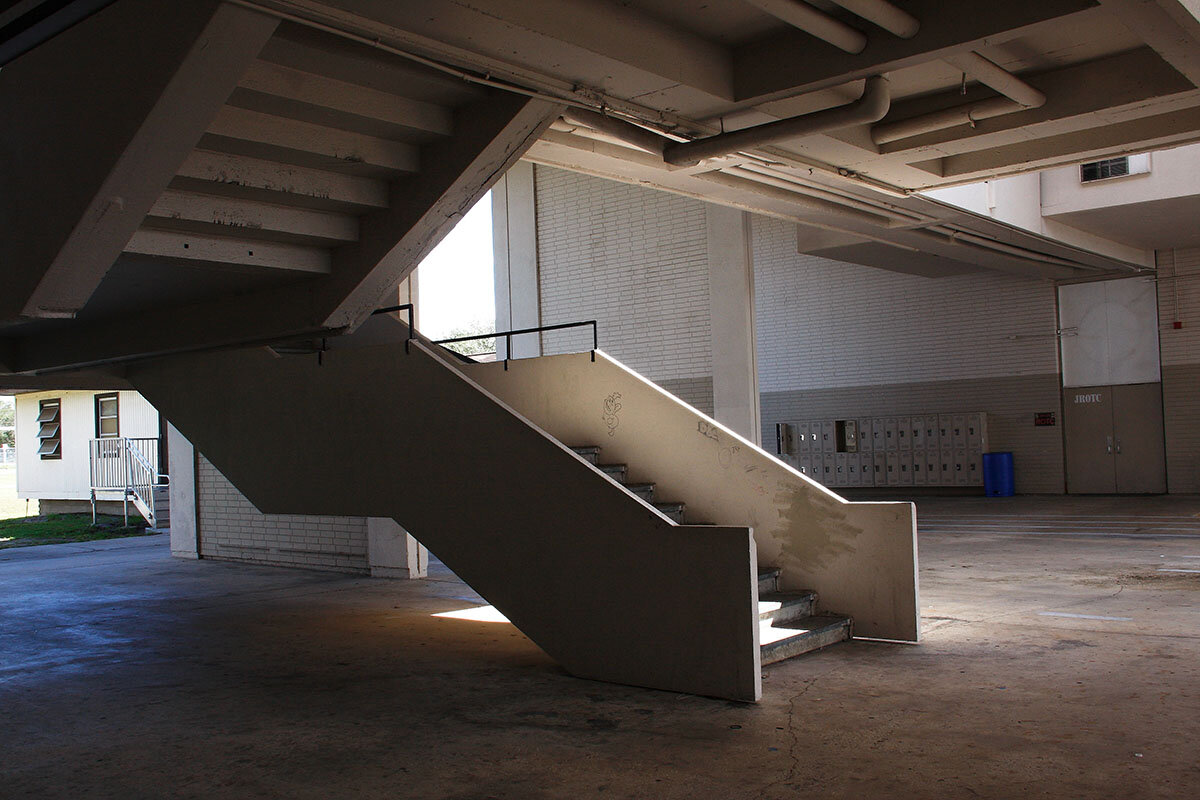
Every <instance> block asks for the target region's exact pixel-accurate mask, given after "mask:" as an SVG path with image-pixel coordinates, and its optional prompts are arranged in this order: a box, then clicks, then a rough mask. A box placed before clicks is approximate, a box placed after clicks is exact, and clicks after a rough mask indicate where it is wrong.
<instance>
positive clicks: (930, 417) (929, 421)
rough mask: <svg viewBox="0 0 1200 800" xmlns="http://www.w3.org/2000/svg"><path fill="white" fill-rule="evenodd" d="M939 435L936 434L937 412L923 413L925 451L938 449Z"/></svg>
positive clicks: (939, 443) (939, 444)
mask: <svg viewBox="0 0 1200 800" xmlns="http://www.w3.org/2000/svg"><path fill="white" fill-rule="evenodd" d="M941 447H942V444H941V437H940V436H938V418H937V414H926V415H925V451H926V452H929V451H932V450H940V449H941Z"/></svg>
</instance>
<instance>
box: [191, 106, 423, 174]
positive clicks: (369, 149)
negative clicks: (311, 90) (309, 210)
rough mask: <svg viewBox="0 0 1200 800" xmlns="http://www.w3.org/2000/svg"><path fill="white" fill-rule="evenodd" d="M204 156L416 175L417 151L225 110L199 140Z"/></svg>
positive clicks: (304, 124) (403, 144)
mask: <svg viewBox="0 0 1200 800" xmlns="http://www.w3.org/2000/svg"><path fill="white" fill-rule="evenodd" d="M200 146H201V147H202V148H204V149H206V150H216V151H218V152H224V153H234V154H237V155H244V156H250V157H252V158H261V159H265V160H268V161H280V162H283V163H286V164H296V165H297V166H305V167H314V168H317V169H334V170H344V171H347V172H350V173H352V174H368V175H382V174H387V173H396V172H417V171H418V170H419V169H420V159H419V150H418V148H417V147H416V146H415V145H412V144H408V143H406V142H397V141H393V140H390V139H381V138H379V137H377V136H367V135H365V134H361V133H354V132H352V131H346V130H339V129H337V128H329V127H326V126H324V125H315V124H313V123H311V122H302V121H300V120H296V119H289V118H288V117H278V116H275V115H273V114H263V113H261V112H258V111H249V110H247V109H244V108H236V107H234V106H228V105H227V106H224V107H223V108H221V110H220V111H219V112H217V115H216V117H215V118H214V119H213V120H212V123H211V124H210V125H209V127H208V130H207V132H206V133H205V134H204V136H203V137H202V138H201V139H200Z"/></svg>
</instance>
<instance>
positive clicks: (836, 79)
mask: <svg viewBox="0 0 1200 800" xmlns="http://www.w3.org/2000/svg"><path fill="white" fill-rule="evenodd" d="M1093 7H1094V3H1093V2H1092V0H1006V2H1002V3H982V4H972V6H971V9H970V13H947V11H946V7H945V4H944V3H941V2H939V0H911V2H909V3H906V4H905V10H906V11H907V12H908V13H909V14H910V15H911V16H913V17H915V18H916V19H918V20H920V21H921V26H920V30H918V31H917V32H916V34H915V35H914V36H913V37H912V38H910V39H901V38H899V37H896V36H893V35H892V34H890V33H886V32H882V31H872V32H870V33H868V35H867V37H868V43H867V46H866V48H865V49H864V50H863V51H862V52H861V53H857V54H854V53H845V52H842V51H840V50H838V49H837V48H834V47H832V46H826V45H820V44H814V43H813V42H812V39H811V37H809V36H808V35H807V34H804V33H802V32H800V31H788V32H785V33H782V34H779V35H776V36H772V37H770V38H768V39H766V40H762V41H755V42H751V43H749V44H746V45H743V46H741V47H738V48H736V49H735V50H734V52H733V72H734V95H735V98H734V99H735V100H737V101H738V102H745V101H748V100H759V101H761V102H765V101H767V100H771V99H778V98H780V97H784V96H789V95H795V94H798V93H800V92H809V91H816V90H818V89H826V88H829V87H831V86H836V85H839V84H844V83H846V82H847V81H850V80H856V79H861V78H866V77H868V76H870V75H880V74H885V73H887V72H890V71H894V70H898V69H902V68H905V67H911V66H915V65H917V64H922V63H925V62H927V61H932V60H935V59H943V58H945V57H946V56H949V55H952V54H954V53H956V52H961V51H964V50H978V49H980V48H983V47H986V46H987V45H989V44H995V43H996V42H998V41H1003V40H1007V39H1014V38H1017V37H1019V36H1021V35H1023V34H1025V33H1028V32H1031V31H1033V30H1036V29H1037V28H1039V27H1041V26H1043V25H1049V24H1052V23H1054V22H1055V21H1056V20H1059V19H1060V18H1062V17H1065V16H1067V15H1069V14H1074V13H1078V12H1084V11H1088V10H1089V9H1092V8H1093Z"/></svg>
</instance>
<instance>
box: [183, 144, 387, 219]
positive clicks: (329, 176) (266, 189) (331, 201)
mask: <svg viewBox="0 0 1200 800" xmlns="http://www.w3.org/2000/svg"><path fill="white" fill-rule="evenodd" d="M171 188H173V189H182V190H185V191H193V192H200V193H203V194H210V195H219V196H222V197H234V198H242V199H247V200H258V201H261V202H265V203H277V204H282V205H289V206H299V207H302V208H315V209H324V210H327V211H347V212H358V213H365V212H366V211H370V210H373V209H379V208H387V205H388V192H387V181H385V180H382V179H380V178H364V177H359V176H355V175H343V174H340V173H337V172H330V171H328V170H319V169H311V168H309V167H298V166H295V165H292V164H280V163H279V162H277V161H266V160H263V159H258V158H250V157H248V156H239V155H233V154H230V153H214V152H210V151H207V150H195V151H193V152H192V153H191V154H190V155H188V157H187V159H186V160H185V161H184V162H183V164H181V165H180V167H179V172H178V174H177V175H176V176H175V178H174V179H172V181H171Z"/></svg>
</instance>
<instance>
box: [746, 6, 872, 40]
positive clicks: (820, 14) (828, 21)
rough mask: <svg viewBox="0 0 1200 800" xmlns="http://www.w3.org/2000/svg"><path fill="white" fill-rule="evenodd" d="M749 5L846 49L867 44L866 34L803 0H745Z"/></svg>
mask: <svg viewBox="0 0 1200 800" xmlns="http://www.w3.org/2000/svg"><path fill="white" fill-rule="evenodd" d="M746 2H748V3H749V4H750V5H752V6H755V7H757V8H759V9H761V10H762V11H765V12H767V13H768V14H770V15H771V16H773V17H777V18H778V19H781V20H783V21H784V22H786V23H788V24H789V25H792V26H794V27H797V28H799V29H800V30H802V31H804V32H805V33H811V34H812V35H813V36H815V37H817V38H818V39H821V40H824V41H826V42H829V43H830V44H831V45H833V46H834V47H837V48H839V49H841V50H845V51H846V52H847V53H861V52H862V51H863V50H864V49H865V48H866V46H867V35H866V34H865V33H863V32H862V31H860V30H858V29H857V28H851V27H850V26H849V25H847V24H846V23H844V22H842V21H841V20H839V19H836V18H834V17H831V16H829V15H828V14H826V13H825V12H824V11H821V10H819V9H816V8H813V7H812V6H810V5H809V4H808V3H804V2H801V0H746Z"/></svg>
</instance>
